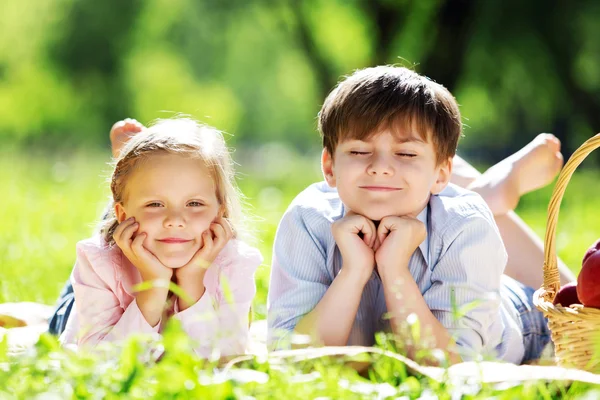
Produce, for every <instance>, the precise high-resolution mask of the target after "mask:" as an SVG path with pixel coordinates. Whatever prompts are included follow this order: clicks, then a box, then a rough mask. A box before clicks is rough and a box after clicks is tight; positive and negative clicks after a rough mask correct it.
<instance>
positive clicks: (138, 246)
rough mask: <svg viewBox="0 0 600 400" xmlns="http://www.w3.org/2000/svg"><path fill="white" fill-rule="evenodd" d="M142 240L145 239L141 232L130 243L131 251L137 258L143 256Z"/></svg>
mask: <svg viewBox="0 0 600 400" xmlns="http://www.w3.org/2000/svg"><path fill="white" fill-rule="evenodd" d="M144 239H146V234H145V233H144V232H142V233H140V234H138V235H137V236H136V237H135V239H133V241H132V242H131V249H132V250H133V253H134V254H135V255H136V256H137V257H142V256H143V255H144Z"/></svg>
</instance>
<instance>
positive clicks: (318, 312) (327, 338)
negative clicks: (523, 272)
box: [268, 66, 549, 363]
mask: <svg viewBox="0 0 600 400" xmlns="http://www.w3.org/2000/svg"><path fill="white" fill-rule="evenodd" d="M319 130H320V133H321V135H322V137H323V147H324V149H323V153H322V171H323V175H324V177H325V182H321V183H317V184H314V185H311V186H309V187H308V188H307V189H306V190H305V191H304V192H302V193H301V194H300V195H299V196H298V197H297V198H296V199H295V200H294V201H293V203H292V204H291V205H290V207H289V208H288V210H287V211H286V213H285V214H284V216H283V218H282V220H281V223H280V225H279V228H278V231H277V235H276V238H275V244H274V253H273V266H272V271H271V283H270V289H269V315H268V318H269V342H270V344H271V346H272V347H275V348H280V347H282V346H284V345H285V344H286V342H287V343H288V344H289V342H290V337H291V334H292V333H293V332H295V333H299V334H309V335H310V336H311V337H312V338H313V341H315V342H317V343H320V344H324V345H338V346H339V345H347V344H348V345H367V346H368V345H372V344H373V343H374V335H375V333H376V332H379V331H389V330H390V329H391V330H392V331H393V332H395V333H400V329H401V324H402V322H403V321H405V320H406V318H407V317H408V316H409V315H411V314H415V315H416V316H417V317H418V319H419V321H420V324H421V331H422V332H429V334H430V335H431V339H432V341H433V343H432V344H433V347H435V348H441V349H445V350H447V351H448V352H449V357H450V361H451V362H459V361H461V360H462V359H472V358H474V357H475V356H476V355H478V354H489V355H492V356H495V357H498V358H500V359H503V360H506V361H510V362H514V363H520V362H523V361H527V360H530V359H535V358H537V357H539V354H540V352H541V349H542V348H543V346H544V345H545V344H546V343H547V342H548V340H549V333H548V330H547V327H546V323H545V321H544V318H543V315H542V314H541V313H540V312H538V311H537V310H535V307H533V305H532V293H533V290H532V289H531V288H527V287H525V286H524V285H522V284H520V283H518V282H516V281H514V280H512V279H510V278H508V277H503V276H502V273H503V271H504V268H505V265H506V262H507V255H506V251H505V249H504V245H503V242H502V239H501V237H500V234H499V232H498V228H497V226H496V224H495V222H494V218H493V215H492V213H491V212H490V210H489V208H488V207H487V205H486V204H485V202H484V201H483V199H482V198H481V197H480V196H479V195H477V194H475V193H473V192H470V191H467V190H463V189H460V188H458V187H457V186H454V185H451V184H450V185H449V180H450V175H451V172H452V159H453V156H454V155H455V152H456V147H457V143H458V140H459V138H460V136H461V131H462V125H461V118H460V112H459V110H458V105H457V104H456V100H455V99H454V97H453V96H452V95H451V94H450V92H449V91H448V90H447V89H445V88H444V87H443V86H441V85H439V84H437V83H435V82H432V81H431V80H429V79H427V78H425V77H423V76H420V75H418V74H417V73H415V72H413V71H410V70H408V69H406V68H399V67H391V66H380V67H375V68H368V69H364V70H361V71H358V72H356V73H354V74H353V75H351V76H350V77H348V78H347V79H345V80H344V81H342V82H341V83H340V84H339V85H338V86H337V87H336V88H335V89H334V90H333V91H332V92H331V93H330V95H329V96H328V98H327V99H326V100H325V103H324V104H323V107H322V109H321V111H320V113H319ZM466 305H469V306H468V307H464V306H466ZM457 309H458V310H461V311H465V313H464V315H461V316H460V318H458V319H457V316H456V310H457ZM388 315H389V318H388ZM408 350H409V353H410V354H411V355H413V356H414V350H416V349H410V348H409V349H408Z"/></svg>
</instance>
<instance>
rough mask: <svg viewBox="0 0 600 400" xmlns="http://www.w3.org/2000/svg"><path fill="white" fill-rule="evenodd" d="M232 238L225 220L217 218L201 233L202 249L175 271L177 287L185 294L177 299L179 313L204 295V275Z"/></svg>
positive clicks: (230, 230)
mask: <svg viewBox="0 0 600 400" xmlns="http://www.w3.org/2000/svg"><path fill="white" fill-rule="evenodd" d="M232 237H233V231H232V229H231V226H230V225H229V222H228V221H227V220H226V219H225V218H221V217H219V218H217V219H216V220H215V222H213V223H212V224H210V227H209V228H208V229H207V230H206V231H204V232H203V233H202V239H203V241H202V247H200V249H198V251H197V252H196V254H194V256H193V257H192V259H191V260H190V262H189V263H187V264H186V265H184V266H183V267H181V268H178V269H176V270H175V278H176V281H177V285H179V287H180V289H181V290H183V292H184V293H185V294H186V296H185V298H183V297H179V298H178V299H177V304H178V308H179V311H183V310H185V309H187V308H189V307H191V306H192V305H193V304H195V303H196V302H197V301H198V300H200V298H201V297H202V295H203V294H204V291H205V288H204V275H205V274H206V270H207V269H208V267H210V265H211V264H212V262H213V261H214V260H215V258H217V255H218V254H219V253H220V252H221V250H223V247H225V245H226V244H227V242H228V241H229V240H230V239H231V238H232Z"/></svg>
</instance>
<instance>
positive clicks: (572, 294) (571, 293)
mask: <svg viewBox="0 0 600 400" xmlns="http://www.w3.org/2000/svg"><path fill="white" fill-rule="evenodd" d="M553 303H554V305H557V304H560V305H561V306H563V307H569V306H570V305H571V304H581V302H580V301H579V297H577V282H571V283H567V284H566V285H564V286H563V287H561V288H560V290H559V291H558V293H556V297H555V298H554V301H553Z"/></svg>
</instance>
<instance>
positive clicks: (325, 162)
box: [321, 149, 335, 187]
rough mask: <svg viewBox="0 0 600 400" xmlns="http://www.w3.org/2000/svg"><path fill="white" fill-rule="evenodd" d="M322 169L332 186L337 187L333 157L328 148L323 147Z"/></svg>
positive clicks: (326, 179)
mask: <svg viewBox="0 0 600 400" xmlns="http://www.w3.org/2000/svg"><path fill="white" fill-rule="evenodd" d="M321 171H323V177H324V178H325V181H327V184H328V185H329V186H331V187H335V173H334V172H333V157H332V156H331V154H329V151H327V149H323V152H322V153H321Z"/></svg>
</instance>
